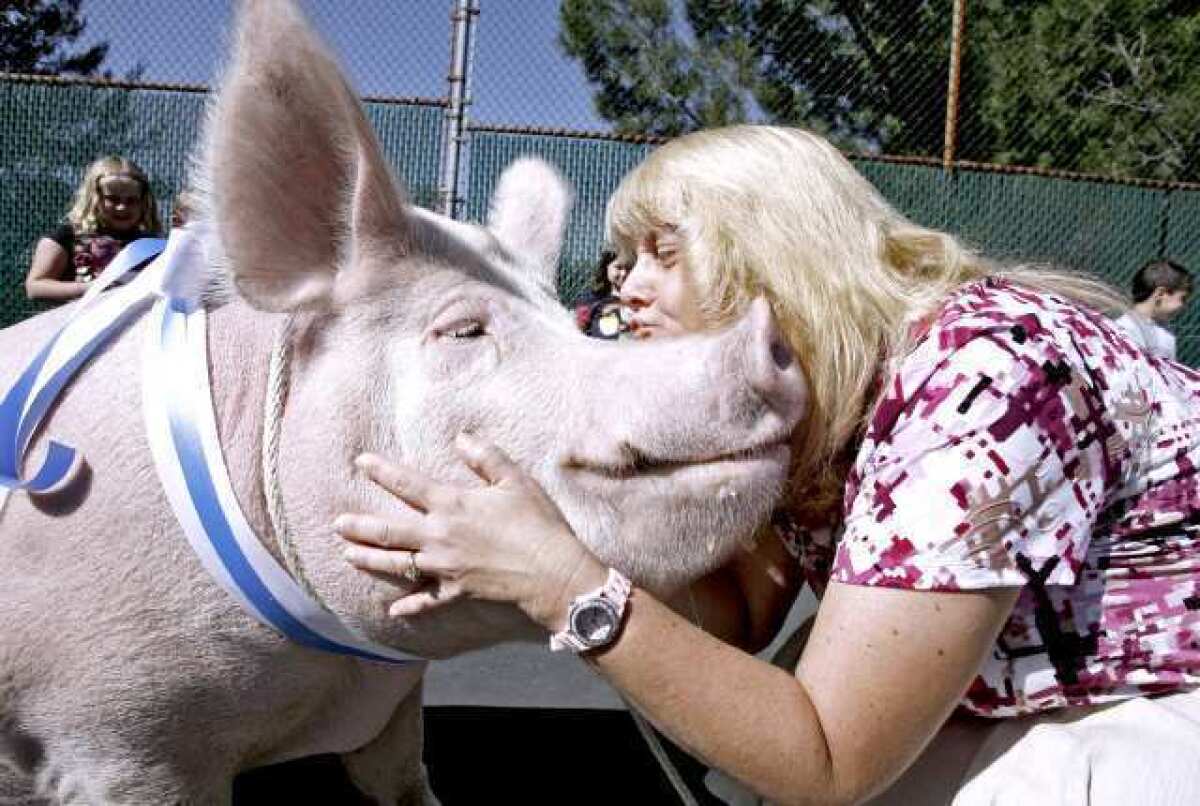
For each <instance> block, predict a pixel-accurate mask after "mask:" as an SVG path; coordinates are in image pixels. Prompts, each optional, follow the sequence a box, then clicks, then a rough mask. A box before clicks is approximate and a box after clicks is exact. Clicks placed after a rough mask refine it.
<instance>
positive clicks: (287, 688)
mask: <svg viewBox="0 0 1200 806" xmlns="http://www.w3.org/2000/svg"><path fill="white" fill-rule="evenodd" d="M239 30H240V34H239V43H238V47H237V55H236V57H235V59H234V61H233V64H232V66H231V68H230V71H229V76H228V78H227V80H226V83H225V85H224V87H223V89H222V91H221V93H220V94H219V96H218V100H217V102H216V104H215V107H214V110H213V113H212V115H211V116H210V121H209V126H208V129H207V132H206V139H205V146H204V149H203V155H202V157H201V160H200V167H199V168H198V170H197V179H196V184H197V186H198V188H197V189H198V191H199V192H200V194H201V195H202V197H204V198H205V202H204V204H203V205H202V208H203V212H202V213H201V216H202V220H201V221H200V222H199V223H198V225H197V227H198V231H200V232H204V233H206V236H205V237H206V238H207V248H208V250H209V253H210V256H211V257H212V260H213V264H214V268H213V273H214V274H213V284H214V289H215V291H213V295H212V302H211V304H210V306H209V307H210V310H211V316H210V336H209V342H210V343H209V348H210V360H211V372H212V382H213V386H214V396H215V405H216V409H217V420H218V429H219V433H220V439H221V443H222V446H223V448H224V451H225V459H226V462H227V464H228V467H229V472H230V476H231V479H232V481H233V485H234V489H235V491H236V493H237V496H238V499H239V501H240V502H241V504H242V506H243V508H244V510H245V512H246V515H247V517H248V519H249V521H250V523H251V524H252V525H253V526H254V527H255V529H256V531H257V533H258V534H259V535H260V537H262V539H264V541H265V543H266V544H267V545H268V546H269V547H270V548H271V550H272V551H276V547H275V546H276V544H275V539H274V537H273V536H272V532H271V529H270V526H269V520H268V518H267V516H266V514H265V504H264V492H263V485H262V481H261V478H262V474H261V468H260V466H259V452H260V447H261V440H262V428H263V414H262V411H263V403H264V395H265V384H266V375H267V362H268V354H269V351H270V349H271V345H272V342H273V339H274V333H275V331H276V328H277V327H278V326H279V324H280V322H281V321H282V320H283V319H284V317H285V316H288V315H292V316H294V321H295V328H294V342H293V350H294V358H293V362H292V366H291V389H290V393H289V396H288V399H287V404H286V408H285V412H284V416H283V419H282V424H281V448H280V456H281V460H280V467H279V476H280V487H281V490H282V496H283V502H284V506H285V509H286V513H287V518H288V521H289V522H290V525H291V529H292V532H293V534H294V536H295V542H296V544H297V547H298V551H299V555H300V557H301V560H302V565H303V568H304V569H305V571H306V574H307V576H308V578H309V580H310V582H311V584H312V585H313V586H314V588H315V589H316V591H317V592H318V594H319V595H320V596H321V598H322V599H323V601H324V602H325V603H326V604H327V605H328V606H329V607H331V608H332V609H333V610H335V611H336V612H338V613H339V614H340V615H341V616H342V617H343V618H344V619H345V620H346V621H347V622H349V623H351V624H352V625H355V626H356V627H358V628H359V629H360V630H362V631H363V632H364V633H366V634H367V635H369V636H370V637H371V638H373V639H375V640H377V641H382V642H385V643H388V644H390V645H393V646H396V647H400V648H403V649H408V650H411V651H414V652H417V653H421V654H424V655H427V656H429V657H440V656H446V655H450V654H454V653H457V652H461V651H464V650H467V649H472V648H477V647H481V646H485V645H487V644H489V643H494V642H496V641H498V640H513V639H519V638H537V639H539V640H541V639H544V636H542V635H540V634H539V633H538V632H537V631H536V630H535V629H534V628H533V626H532V625H531V624H529V623H528V622H526V621H525V620H524V618H523V617H522V616H521V615H520V614H519V613H518V611H516V610H515V609H512V608H508V607H500V606H495V605H488V604H481V603H474V602H463V603H461V604H455V605H453V606H451V607H447V608H445V609H444V610H439V611H437V612H435V613H431V614H430V615H428V616H424V617H422V618H421V619H420V620H419V621H413V622H404V621H397V620H390V619H388V618H386V617H385V613H386V607H385V604H386V603H388V602H390V601H391V600H393V599H394V598H395V597H396V595H397V594H398V592H399V589H398V588H397V587H395V586H394V584H393V583H390V582H387V581H383V580H378V579H375V578H373V577H370V576H367V575H364V574H360V573H357V572H355V571H353V570H352V569H351V568H350V567H349V566H348V565H347V564H346V563H345V562H343V561H342V559H341V557H340V550H341V549H340V546H339V542H338V541H337V540H336V539H335V538H334V536H333V535H332V532H331V530H330V527H329V524H330V521H331V520H332V518H333V516H334V515H335V513H338V512H341V511H348V510H361V511H384V510H386V509H387V508H388V507H389V506H394V502H390V501H389V500H388V499H387V498H386V497H384V495H383V494H382V493H380V492H379V491H378V490H377V489H376V488H374V487H373V486H372V485H369V484H367V483H365V482H364V481H363V480H362V479H361V478H359V477H357V476H356V475H355V473H354V471H353V469H352V460H353V458H354V457H355V456H356V455H357V454H358V453H360V452H362V451H364V450H366V449H370V450H373V451H377V452H379V453H382V454H384V455H387V456H391V457H396V458H401V459H403V461H405V462H406V463H408V464H410V465H413V466H416V467H418V468H421V469H422V470H424V471H426V472H428V473H429V474H430V475H433V476H436V477H440V478H443V479H455V480H460V481H473V482H475V483H477V480H475V479H473V477H472V476H471V474H470V473H469V472H468V471H466V470H465V468H463V467H462V466H461V464H460V463H459V462H458V461H457V460H456V459H455V458H454V455H453V453H452V451H451V448H450V445H451V443H452V439H453V437H454V435H455V434H456V433H458V432H459V431H462V430H464V429H469V430H472V431H474V432H475V433H477V434H479V435H480V436H482V437H484V438H485V439H488V440H491V441H494V442H496V443H497V444H499V445H500V446H501V447H502V448H504V450H506V451H508V452H509V453H510V454H511V455H512V456H513V457H514V459H516V460H517V461H518V462H519V463H520V464H521V465H522V466H523V467H525V468H527V469H528V470H529V471H530V472H532V474H533V475H534V476H535V477H536V478H537V479H538V481H539V482H541V483H542V484H543V485H544V486H545V487H546V489H547V490H548V491H549V493H550V494H551V495H552V496H553V497H554V499H555V500H556V501H557V502H558V503H559V505H560V506H561V507H562V510H563V512H564V513H565V515H566V516H567V518H568V519H569V521H570V522H571V524H572V526H573V527H574V528H575V529H576V531H577V532H578V534H579V535H580V537H581V539H583V540H584V541H585V542H586V543H587V544H588V545H589V546H591V547H592V549H593V550H594V551H596V553H597V554H599V555H600V556H601V557H602V558H604V559H605V560H606V561H608V562H610V563H612V564H614V565H616V566H618V567H621V568H624V569H625V570H627V571H628V572H629V573H631V574H632V575H633V576H634V577H635V578H636V579H637V580H639V581H640V582H641V584H643V585H644V586H646V587H648V588H649V589H651V590H654V591H655V592H658V593H662V594H664V595H665V594H669V593H670V592H671V591H673V590H675V589H677V588H678V587H679V586H680V585H682V584H684V583H685V582H687V581H688V580H691V579H694V578H696V577H698V576H700V575H702V574H703V573H705V572H706V571H708V570H710V569H712V568H714V567H716V566H718V565H719V564H720V563H721V562H723V561H724V560H725V559H726V558H728V557H729V556H730V554H731V552H732V550H733V547H734V545H735V544H736V541H737V540H738V538H740V537H743V536H745V534H746V528H747V526H748V525H749V524H754V523H757V522H760V521H761V520H762V519H763V518H764V517H765V516H766V515H767V514H768V512H769V509H770V506H771V505H772V503H773V501H774V500H775V499H776V498H777V496H778V494H779V492H780V490H781V486H782V483H783V479H784V476H785V473H786V465H787V449H786V447H785V441H786V439H787V437H788V434H789V433H790V432H791V430H792V428H793V427H794V426H795V424H796V422H797V421H798V419H799V417H800V416H801V413H802V411H803V407H804V400H805V387H804V385H803V381H802V379H801V377H800V373H799V370H798V368H797V366H796V363H795V361H793V360H791V357H790V355H789V354H788V353H787V352H786V350H783V349H782V348H780V347H779V344H778V337H777V336H776V334H775V330H774V325H773V323H772V322H771V319H770V314H769V312H768V311H767V310H766V306H765V304H758V305H756V306H755V307H754V308H753V309H752V310H751V312H750V314H749V315H748V316H747V317H746V318H745V320H743V321H742V322H741V323H740V324H739V325H738V326H737V327H735V328H733V329H730V330H728V331H725V332H724V333H721V334H717V335H713V336H709V337H695V338H687V339H681V340H677V341H671V342H662V343H648V344H639V345H628V346H621V347H617V346H615V345H612V344H608V343H601V342H595V341H589V340H587V339H585V338H584V337H582V336H580V335H579V334H578V333H576V332H575V330H574V327H573V324H572V322H571V318H570V316H569V314H567V313H566V312H565V311H564V310H562V309H561V308H560V307H559V305H558V304H557V302H556V301H555V299H554V297H553V295H552V293H551V290H550V288H549V284H548V283H547V281H546V278H548V277H550V276H552V273H553V270H554V267H555V264H556V261H557V257H558V253H559V249H560V246H561V238H562V232H563V228H564V224H565V220H566V216H567V208H568V203H569V193H568V191H567V190H566V188H565V187H564V186H563V183H562V181H561V180H560V179H559V178H558V176H557V175H556V174H555V173H554V172H553V171H552V170H551V169H549V168H548V167H547V166H545V165H544V164H542V163H539V162H535V161H530V160H526V161H522V162H520V163H517V164H516V165H515V166H513V167H512V168H510V169H509V171H507V172H506V174H505V176H504V177H503V179H502V181H501V183H500V187H499V189H498V191H497V194H496V198H495V199H494V203H493V210H492V213H491V215H490V217H489V226H488V228H487V229H484V228H480V227H474V226H468V225H465V224H459V223H454V222H451V221H448V220H446V219H443V218H441V217H438V216H435V215H433V214H431V213H426V212H423V211H419V210H416V209H414V208H412V207H409V206H407V204H406V202H405V201H404V198H403V195H402V191H401V190H399V189H398V188H397V186H396V185H395V183H394V182H393V180H392V179H391V178H390V176H389V174H388V172H387V169H386V168H385V167H384V163H383V160H382V158H381V156H380V153H379V151H378V147H377V145H376V144H375V141H374V139H373V136H372V135H371V133H370V131H369V129H368V127H367V125H366V123H365V121H364V119H363V117H362V115H361V112H360V111H359V109H358V106H357V105H356V103H355V101H354V100H353V96H352V94H351V93H350V92H349V90H348V89H347V88H346V87H345V85H344V83H343V81H342V79H341V78H340V75H339V74H338V73H337V71H336V69H335V68H334V66H333V64H332V62H330V61H329V60H328V57H327V56H326V55H325V54H324V52H323V51H322V50H321V48H320V46H319V45H318V44H317V43H316V42H315V40H314V39H313V38H312V36H311V34H310V33H309V31H308V30H307V29H306V28H305V26H304V23H303V21H302V20H301V19H300V18H299V16H298V15H297V13H296V11H295V10H294V9H293V8H292V6H291V5H290V3H287V2H283V1H282V0H262V2H253V3H251V4H250V5H249V7H248V8H247V9H246V10H245V11H244V13H243V16H242V19H241V23H240V28H239ZM69 313H70V308H63V309H59V310H56V311H53V312H50V313H47V314H44V315H42V316H39V317H36V318H34V319H32V320H29V321H27V322H24V323H22V324H20V325H17V326H15V327H13V328H10V329H8V330H6V331H4V332H3V333H2V334H0V388H7V385H8V384H10V383H11V382H12V380H13V379H14V378H15V377H16V375H17V374H18V373H19V372H20V370H21V369H22V368H23V366H24V365H25V364H26V362H27V361H28V360H29V359H30V357H31V356H32V355H33V353H34V351H35V350H36V349H37V348H38V347H40V346H41V345H42V344H44V343H45V341H46V339H47V338H48V337H49V336H50V335H51V334H52V333H53V332H54V331H55V330H56V329H57V327H58V326H59V325H60V324H61V323H62V322H63V321H64V319H65V318H66V316H67V315H68V314H69ZM145 331H146V321H145V318H144V317H143V319H141V320H139V321H138V322H136V323H134V324H133V325H131V326H130V327H129V328H127V330H126V331H125V332H123V333H122V334H121V335H120V336H119V337H118V338H116V339H114V340H113V341H112V343H111V344H110V345H109V346H108V347H107V348H106V349H105V350H104V351H103V352H102V353H101V354H100V355H98V356H97V357H96V358H95V359H93V361H92V362H91V363H90V364H89V365H88V366H87V367H86V368H85V369H84V371H83V372H82V373H81V374H80V375H79V376H78V377H77V378H76V380H75V381H74V382H73V383H72V385H71V386H70V388H69V389H68V390H67V392H66V394H65V395H64V396H63V398H62V399H61V401H60V403H59V404H58V405H57V407H56V409H55V410H54V411H53V412H52V415H51V416H50V417H49V418H48V424H47V426H46V427H44V428H43V430H42V432H41V433H40V434H39V435H38V437H37V439H36V440H35V445H34V450H33V451H32V452H31V460H30V461H29V462H28V463H27V464H28V467H33V466H34V462H37V461H39V460H40V456H41V455H42V451H43V446H44V441H45V439H46V437H47V436H53V437H55V438H57V439H60V440H62V441H65V442H67V443H68V444H72V445H75V446H76V447H78V448H79V449H80V450H81V451H82V452H83V454H84V455H85V457H86V466H85V467H84V469H83V470H82V471H81V472H80V474H79V475H78V476H77V477H76V478H75V479H74V480H73V481H72V483H71V484H70V485H69V486H68V487H67V488H66V489H65V490H63V491H61V492H59V493H56V494H53V495H46V496H37V497H34V496H26V495H24V494H17V495H14V496H13V497H12V499H11V500H10V501H9V504H8V506H7V509H6V510H5V511H4V512H3V514H2V515H0V801H2V800H3V799H4V797H5V796H8V797H11V798H14V799H15V800H16V801H17V802H30V801H31V800H32V799H33V798H34V794H33V793H36V796H37V797H40V798H43V799H45V800H47V801H49V802H61V803H87V804H93V803H96V804H98V803H136V804H148V803H173V802H186V803H226V802H228V801H229V798H230V791H231V790H230V781H231V779H232V777H233V776H234V774H235V773H236V772H238V771H239V770H242V769H245V768H248V767H252V766H257V765H262V764H266V763H270V762H275V761H280V760H284V759H288V758H294V757H298V756H303V755H310V754H315V753H327V752H336V753H342V754H345V755H344V758H345V761H346V764H347V767H348V769H349V771H350V773H351V776H352V778H353V779H354V780H355V782H356V783H357V785H358V786H359V787H360V788H361V789H362V790H363V791H364V792H365V793H366V794H368V795H369V796H371V797H373V798H375V799H376V800H378V801H379V802H382V803H396V802H420V801H421V800H422V799H423V798H424V797H426V794H427V793H426V789H425V786H424V778H423V770H422V769H421V764H420V754H421V743H420V738H421V732H420V677H421V670H422V667H421V666H420V665H416V666H410V667H406V668H395V667H390V666H382V665H377V664H373V663H369V662H364V661H358V660H354V659H350V658H345V657H340V656H334V655H328V654H322V653H319V652H314V651H310V650H306V649H303V648H301V647H299V646H297V645H294V644H291V643H289V642H288V641H287V640H285V639H284V638H282V637H281V636H279V635H277V634H276V633H275V632H273V631H271V630H269V629H267V628H264V627H262V626H260V625H259V624H258V623H257V622H256V621H255V620H254V619H253V618H252V617H250V616H249V615H247V614H246V613H245V612H243V610H242V609H241V608H240V607H239V606H238V605H237V604H236V603H235V602H234V601H233V600H232V599H231V598H230V597H229V596H228V595H226V594H225V593H224V592H223V591H222V590H220V589H219V588H218V587H217V586H216V584H215V583H214V582H213V581H212V580H211V579H210V578H209V577H208V575H207V574H206V573H205V571H204V570H203V569H202V568H201V566H200V564H199V562H198V560H197V559H196V558H195V557H194V555H193V554H192V551H191V549H190V548H189V547H188V545H187V543H186V541H185V540H184V538H183V536H182V534H181V532H180V530H179V527H178V526H177V525H176V522H175V519H174V516H173V514H172V512H171V510H170V508H169V507H168V504H167V502H166V500H165V498H164V495H163V493H162V491H161V489H160V486H159V482H158V477H157V474H156V471H155V469H154V466H153V463H152V460H151V456H150V452H149V449H148V446H147V440H146V436H145V434H144V428H143V424H142V402H141V386H142V378H141V360H140V359H141V351H142V345H143V341H144V339H145V336H146V333H145ZM531 763H534V762H532V761H531Z"/></svg>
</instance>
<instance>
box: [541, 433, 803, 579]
mask: <svg viewBox="0 0 1200 806" xmlns="http://www.w3.org/2000/svg"><path fill="white" fill-rule="evenodd" d="M789 455H790V454H789V451H788V448H787V446H785V445H782V444H777V445H771V446H767V447H765V448H761V449H757V450H754V451H746V452H740V453H731V454H728V455H724V456H720V457H716V458H713V459H711V460H707V461H688V462H653V463H642V464H639V465H637V466H636V467H632V468H617V469H614V468H606V467H604V466H603V465H594V466H590V465H587V464H586V463H584V464H579V465H576V466H575V467H572V468H571V469H570V471H569V472H568V475H567V478H566V483H567V485H568V486H569V488H570V494H569V495H568V498H569V499H571V500H572V503H574V504H576V506H571V505H568V506H565V507H564V510H565V511H567V512H568V518H569V519H570V520H571V521H572V525H573V526H575V528H576V532H577V533H578V534H579V536H580V539H582V540H583V541H584V542H585V543H586V544H588V547H589V548H590V549H591V550H592V551H594V552H595V553H596V554H597V555H598V556H599V557H600V558H601V559H602V560H603V561H605V562H606V563H608V564H610V565H613V566H615V567H617V568H620V569H621V570H623V571H624V572H626V573H627V574H629V575H630V576H631V577H632V578H634V580H635V581H637V582H638V583H639V584H640V585H642V586H643V587H645V588H647V589H649V590H651V591H653V592H654V593H656V594H660V595H670V594H671V593H673V592H675V591H676V590H678V589H679V588H680V587H682V586H683V585H686V584H687V583H688V582H691V581H692V580H695V579H698V578H699V577H701V576H703V575H705V574H707V573H709V572H710V571H713V570H715V569H716V568H718V567H720V566H721V565H723V564H724V563H725V562H726V561H728V560H729V558H730V557H731V555H732V554H733V551H734V549H735V548H736V547H737V544H738V541H739V540H741V539H744V538H746V537H748V536H749V535H751V534H752V533H753V531H754V530H755V529H756V528H757V527H758V526H759V525H760V524H761V523H763V522H764V521H765V520H766V519H767V518H768V517H769V515H770V513H771V510H772V508H773V507H774V505H775V503H776V502H777V501H778V500H779V497H780V496H781V494H782V491H783V487H784V482H785V480H786V476H787V468H788V458H789Z"/></svg>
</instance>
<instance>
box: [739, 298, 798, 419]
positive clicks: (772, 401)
mask: <svg viewBox="0 0 1200 806" xmlns="http://www.w3.org/2000/svg"><path fill="white" fill-rule="evenodd" d="M743 327H746V328H747V329H748V330H749V334H748V336H749V338H748V339H747V347H748V353H749V355H748V356H747V358H748V359H749V361H748V363H747V367H748V370H747V373H746V374H747V378H748V380H749V382H750V386H751V388H753V389H754V391H755V392H756V393H758V395H759V396H760V397H761V398H762V399H763V400H764V401H765V402H766V404H767V406H769V407H770V408H771V410H772V411H773V412H774V413H775V414H776V415H778V416H779V417H781V418H782V419H783V420H784V421H785V422H786V423H787V424H788V427H789V428H791V427H794V426H795V425H796V424H797V423H799V422H800V420H801V418H802V417H803V416H804V412H805V408H806V405H807V402H808V384H807V382H806V381H805V378H804V373H803V372H802V371H801V369H800V362H799V361H797V360H796V356H795V354H794V353H793V352H792V348H791V347H789V346H788V343H787V340H786V339H784V337H783V333H781V332H780V330H779V326H778V325H777V324H776V323H775V316H774V315H773V314H772V313H771V306H770V305H768V304H767V301H766V300H765V299H763V298H762V297H759V298H758V299H756V300H754V302H753V303H752V304H751V306H750V311H749V313H748V315H747V317H746V321H745V322H743Z"/></svg>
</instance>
